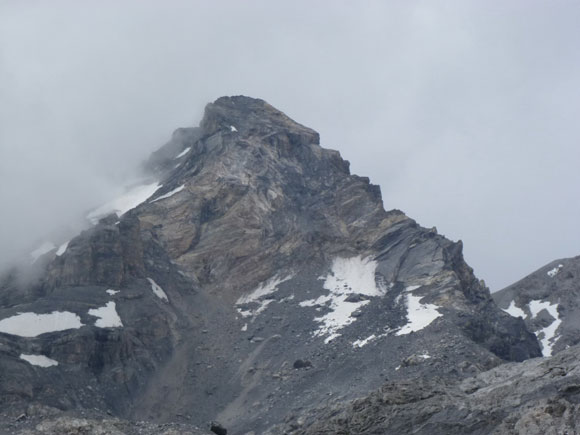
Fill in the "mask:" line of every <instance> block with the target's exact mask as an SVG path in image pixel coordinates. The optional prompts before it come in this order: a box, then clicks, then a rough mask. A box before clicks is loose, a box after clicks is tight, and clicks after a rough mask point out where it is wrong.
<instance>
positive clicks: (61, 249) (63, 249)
mask: <svg viewBox="0 0 580 435" xmlns="http://www.w3.org/2000/svg"><path fill="white" fill-rule="evenodd" d="M69 242H70V240H69V241H68V242H64V243H63V244H62V245H60V246H59V247H58V250H57V251H56V256H57V257H60V256H61V255H62V254H64V253H65V252H66V248H68V244H69Z"/></svg>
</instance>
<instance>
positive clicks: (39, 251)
mask: <svg viewBox="0 0 580 435" xmlns="http://www.w3.org/2000/svg"><path fill="white" fill-rule="evenodd" d="M53 249H56V246H54V244H53V243H52V242H44V243H43V244H42V245H40V246H39V247H38V248H36V249H35V250H34V251H32V252H31V253H30V257H31V258H32V263H36V260H38V259H39V258H40V257H42V256H43V255H44V254H47V253H48V252H50V251H52V250H53Z"/></svg>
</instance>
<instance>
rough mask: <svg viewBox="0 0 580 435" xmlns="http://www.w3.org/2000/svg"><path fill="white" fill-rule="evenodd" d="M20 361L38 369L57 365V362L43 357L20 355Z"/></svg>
mask: <svg viewBox="0 0 580 435" xmlns="http://www.w3.org/2000/svg"><path fill="white" fill-rule="evenodd" d="M20 359H22V360H24V361H26V362H27V363H29V364H32V365H33V366H38V367H45V368H46V367H52V366H57V365H58V361H55V360H53V359H50V358H48V357H46V356H44V355H27V354H24V353H21V354H20Z"/></svg>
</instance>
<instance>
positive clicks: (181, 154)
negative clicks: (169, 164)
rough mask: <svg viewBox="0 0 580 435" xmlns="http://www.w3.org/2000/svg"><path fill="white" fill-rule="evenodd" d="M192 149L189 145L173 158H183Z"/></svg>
mask: <svg viewBox="0 0 580 435" xmlns="http://www.w3.org/2000/svg"><path fill="white" fill-rule="evenodd" d="M190 150H191V147H187V148H186V149H184V150H183V151H181V152H180V153H179V154H178V155H176V156H175V158H174V159H173V160H177V159H180V158H182V157H183V156H184V155H186V154H187V153H188V152H189V151H190Z"/></svg>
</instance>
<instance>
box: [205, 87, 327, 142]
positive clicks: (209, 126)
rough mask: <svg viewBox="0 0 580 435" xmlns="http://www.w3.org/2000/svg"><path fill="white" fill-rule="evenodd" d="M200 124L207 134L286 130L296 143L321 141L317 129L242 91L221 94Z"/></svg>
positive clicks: (262, 134) (257, 133) (264, 132)
mask: <svg viewBox="0 0 580 435" xmlns="http://www.w3.org/2000/svg"><path fill="white" fill-rule="evenodd" d="M200 127H201V129H202V130H204V133H205V134H207V135H212V134H215V133H216V132H218V131H222V130H225V131H226V132H227V131H229V132H231V133H239V134H242V135H243V136H248V135H261V136H264V135H268V134H276V133H278V132H280V131H285V132H287V133H289V134H291V135H292V136H291V137H292V139H293V140H292V142H293V143H294V144H295V145H300V144H302V145H304V144H316V145H318V144H319V143H320V138H319V135H318V133H316V132H315V131H314V130H312V129H310V128H307V127H305V126H303V125H301V124H298V123H297V122H295V121H293V120H292V119H291V118H289V117H288V116H286V115H285V114H284V113H283V112H281V111H280V110H278V109H276V108H274V107H273V106H271V105H270V104H268V103H267V102H266V101H264V100H261V99H258V98H251V97H246V96H243V95H238V96H233V97H221V98H218V99H217V100H216V101H214V102H213V103H210V104H208V105H207V106H206V108H205V114H204V117H203V120H202V121H201V123H200Z"/></svg>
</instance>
